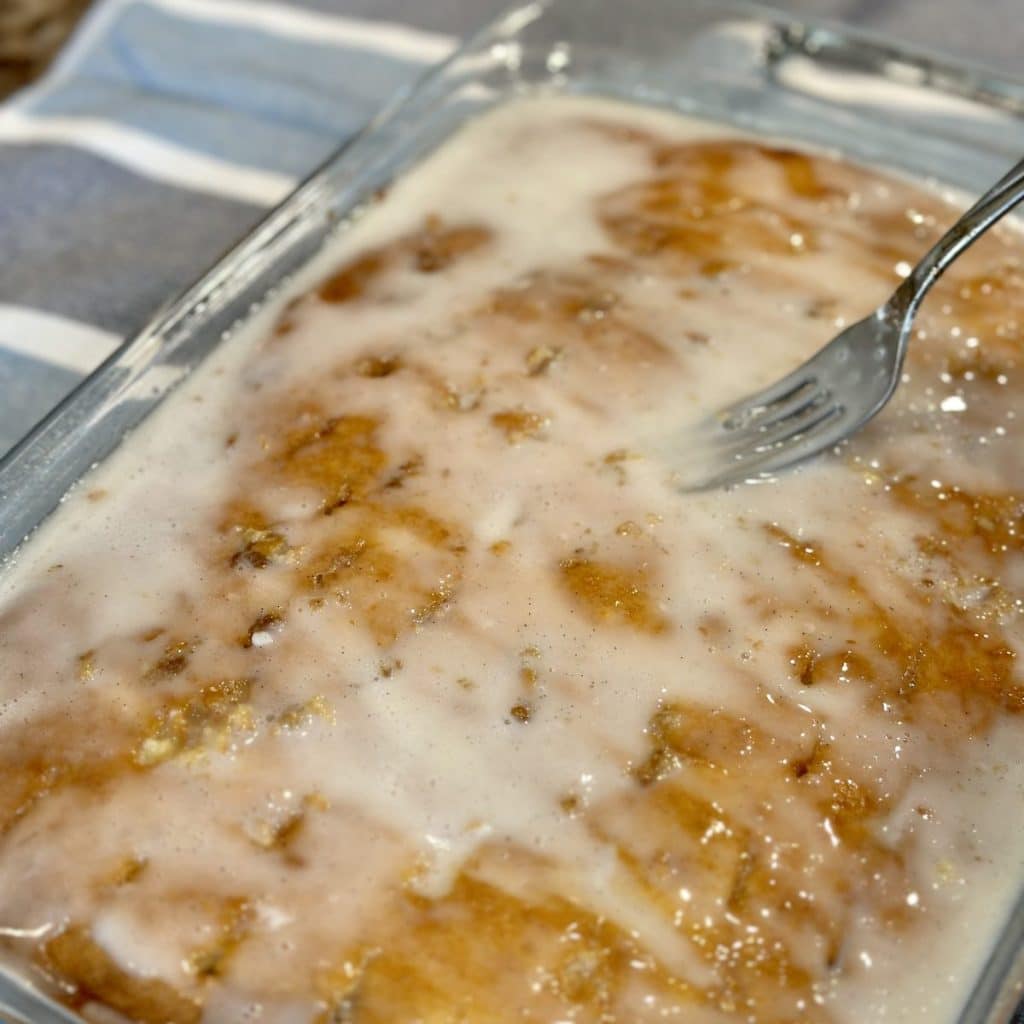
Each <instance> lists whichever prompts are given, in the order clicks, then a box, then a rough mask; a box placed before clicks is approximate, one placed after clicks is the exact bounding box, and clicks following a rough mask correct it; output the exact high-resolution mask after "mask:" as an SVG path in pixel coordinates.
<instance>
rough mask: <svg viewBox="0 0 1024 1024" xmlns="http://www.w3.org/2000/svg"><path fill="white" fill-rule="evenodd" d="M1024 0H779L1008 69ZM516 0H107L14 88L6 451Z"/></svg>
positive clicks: (1, 202)
mask: <svg viewBox="0 0 1024 1024" xmlns="http://www.w3.org/2000/svg"><path fill="white" fill-rule="evenodd" d="M0 2H2V0H0ZM1020 2H1021V0H986V3H985V5H984V9H983V11H982V9H980V8H973V7H972V8H970V9H969V8H967V7H965V6H964V5H963V4H962V3H961V2H960V0H936V2H935V3H928V4H925V3H922V2H921V0H889V2H883V0H789V2H787V3H785V6H787V7H788V8H789V9H791V10H794V11H797V12H799V13H813V14H814V15H816V16H818V17H821V16H826V15H827V16H830V17H833V18H839V19H843V20H847V21H850V22H854V23H859V24H861V25H863V26H865V27H868V28H873V29H875V30H880V31H882V32H885V33H889V32H891V33H894V34H900V35H902V36H905V37H908V38H913V39H915V40H916V41H917V42H923V43H925V44H926V45H927V44H930V45H932V46H937V47H940V48H944V49H947V50H954V51H957V52H959V53H961V54H962V55H964V56H968V57H973V58H974V59H978V60H981V61H983V62H985V63H987V64H989V65H991V66H996V67H1000V68H1002V69H1004V70H1006V69H1009V70H1013V69H1014V68H1015V67H1016V66H1017V65H1018V63H1019V61H1020V57H1019V54H1020V49H1021V47H1020V44H1021V42H1022V39H1021V35H1022V32H1024V29H1022V23H1021V21H1020V19H1019V14H1020V8H1019V6H1018V5H1019V3H1020ZM507 5H508V0H292V2H287V3H286V2H273V0H96V3H95V6H94V7H93V8H92V10H91V12H90V14H89V16H88V17H87V18H86V19H85V21H84V22H83V24H82V25H81V27H80V28H79V30H78V32H77V33H76V35H75V37H74V38H73V39H72V41H71V43H70V44H69V45H68V46H67V48H66V49H65V50H64V52H63V54H62V55H61V57H60V58H59V59H58V61H57V62H56V64H55V66H54V67H53V69H52V70H51V72H50V73H49V75H48V76H47V77H46V78H45V79H44V80H43V81H42V82H41V83H39V84H38V85H36V86H33V87H31V88H29V89H27V90H25V91H23V92H22V93H20V94H19V95H17V96H16V97H14V98H13V100H11V101H10V102H9V103H7V104H6V105H5V106H0V254H2V255H0V453H2V452H3V451H5V450H6V449H7V448H8V447H10V446H11V445H12V444H13V443H14V442H15V441H17V440H18V438H19V437H21V436H22V435H23V434H24V433H25V432H26V431H27V430H28V429H29V428H30V427H31V426H32V425H33V424H34V423H35V422H36V421H37V420H38V419H40V418H41V417H42V416H43V415H44V414H45V413H46V412H47V411H48V409H49V408H51V407H52V406H53V405H54V404H55V403H56V402H57V401H58V400H59V399H60V398H61V397H62V396H63V395H64V394H65V393H66V392H67V391H68V390H70V388H71V387H72V386H73V385H74V384H75V383H76V382H77V381H78V380H79V379H81V377H82V375H83V374H85V373H86V372H88V371H89V370H90V369H92V368H93V367H94V366H95V365H96V364H97V363H98V362H99V361H100V360H101V359H102V358H103V357H104V356H105V355H106V354H107V353H108V352H109V351H111V350H112V348H113V347H114V346H115V345H116V344H117V343H118V342H119V341H120V340H121V339H122V338H124V337H125V336H127V335H129V334H131V333H132V332H133V331H135V330H137V329H138V328H139V327H140V326H141V325H142V324H143V323H144V322H145V321H146V319H147V317H148V316H149V314H151V313H152V312H153V310H154V309H156V308H157V307H158V306H159V305H160V304H161V303H162V302H163V301H164V300H165V299H167V298H168V297H169V296H171V295H173V294H175V293H177V292H178V291H180V290H181V289H182V288H183V287H184V286H185V285H187V284H188V283H189V282H190V281H191V280H192V279H194V278H195V277H196V276H197V275H198V273H199V272H200V271H201V270H203V269H205V267H206V266H208V265H209V264H210V263H211V262H212V261H213V260H214V259H215V258H216V256H217V255H218V254H219V253H220V252H222V251H223V250H224V249H225V248H227V247H228V246H229V245H230V244H231V243H232V242H233V241H235V240H236V239H237V238H238V237H240V236H241V235H242V234H243V233H244V232H245V231H246V230H247V229H248V228H249V227H250V226H251V225H252V224H253V223H254V222H255V221H256V220H257V219H258V218H259V217H260V216H261V214H262V213H263V212H264V211H265V210H266V209H267V208H268V207H269V206H271V205H272V204H274V203H276V202H277V201H278V200H279V199H281V198H282V197H283V196H284V195H286V194H287V192H288V191H289V189H290V188H291V187H292V186H293V184H294V183H295V182H296V181H297V180H298V179H299V178H301V177H302V176H303V175H304V174H306V173H307V172H308V171H309V170H311V169H312V168H313V167H314V166H316V164H317V163H318V162H319V161H320V160H321V159H322V158H323V157H325V156H326V155H327V154H328V153H329V152H330V151H331V150H332V149H334V148H335V147H336V146H337V145H338V144H339V143H340V142H341V141H343V139H344V138H345V137H346V136H348V135H349V134H351V133H352V132H353V131H354V130H355V129H356V128H357V127H358V126H359V125H360V124H362V123H363V122H364V121H365V120H366V119H367V118H368V117H369V116H370V115H372V114H373V113H374V111H375V110H376V109H377V108H378V107H379V106H380V105H381V104H382V102H383V101H384V100H386V99H387V98H388V97H389V96H390V95H391V94H392V93H393V92H394V91H395V90H396V89H398V88H399V87H401V86H403V85H405V84H407V83H408V82H409V81H410V80H411V79H412V78H414V77H415V76H416V75H418V74H419V73H420V72H421V71H422V70H423V69H424V68H425V67H426V66H427V65H429V64H431V63H433V62H435V61H437V60H438V59H440V58H441V57H443V56H444V55H445V54H446V53H447V52H448V51H449V50H450V48H451V46H452V45H453V43H454V40H455V39H456V38H457V37H458V36H461V35H464V34H465V33H466V32H468V31H471V30H473V29H474V28H476V27H477V26H478V25H479V24H480V23H481V22H483V21H485V20H487V19H488V18H490V17H491V16H493V15H494V14H495V13H497V11H498V10H500V9H501V8H503V7H505V6H507ZM1021 70H1024V68H1022V69H1021Z"/></svg>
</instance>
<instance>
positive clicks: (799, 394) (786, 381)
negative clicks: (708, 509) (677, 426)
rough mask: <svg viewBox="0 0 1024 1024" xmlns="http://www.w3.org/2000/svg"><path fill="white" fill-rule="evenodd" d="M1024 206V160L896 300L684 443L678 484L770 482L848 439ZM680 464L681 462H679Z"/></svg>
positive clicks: (882, 400) (945, 239)
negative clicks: (934, 300) (972, 257)
mask: <svg viewBox="0 0 1024 1024" xmlns="http://www.w3.org/2000/svg"><path fill="white" fill-rule="evenodd" d="M1022 199H1024V160H1021V161H1020V163H1018V164H1016V165H1015V166H1014V167H1013V168H1012V169H1011V170H1010V171H1009V172H1008V173H1007V174H1006V175H1005V176H1004V177H1003V178H1001V179H1000V180H999V181H998V182H997V183H996V184H995V185H993V186H992V188H991V189H989V191H988V192H986V193H985V194H984V195H983V196H982V197H981V198H980V199H979V200H978V201H977V202H976V203H975V204H974V205H973V206H972V207H971V208H970V209H969V210H968V211H967V212H966V213H965V214H964V215H963V216H962V217H961V218H960V219H959V220H958V221H957V222H956V223H955V224H954V225H953V226H952V227H951V228H950V229H949V230H948V231H947V232H946V233H945V234H944V235H943V236H942V238H940V239H939V241H938V242H937V243H936V244H935V245H934V246H933V247H932V248H931V250H929V252H928V253H926V255H925V256H924V257H923V258H922V260H921V261H920V263H918V264H917V266H916V267H914V269H913V270H912V271H911V272H910V274H909V275H908V276H907V277H906V278H905V279H904V280H903V281H902V283H901V284H900V286H899V287H898V288H897V289H896V291H895V292H894V293H893V295H892V297H891V298H890V299H889V300H888V301H887V302H886V303H885V304H884V305H882V306H880V307H879V308H878V309H877V310H875V312H874V313H872V314H871V315H870V316H867V317H865V318H864V319H863V320H860V321H858V322H857V323H855V324H853V326H851V327H847V328H846V330H844V331H843V332H842V333H841V334H839V335H837V336H836V337H835V338H834V339H833V340H832V341H831V342H829V344H827V345H826V346H825V347H824V348H823V349H821V351H820V352H818V353H817V355H815V356H813V357H812V358H811V359H809V360H808V361H807V362H806V363H804V364H803V365H802V366H800V367H798V368H797V369H796V370H794V371H793V372H792V373H790V374H788V375H787V376H785V377H783V378H782V380H780V381H778V382H777V383H775V384H773V385H771V386H770V387H768V388H765V389H764V390H763V391H759V392H758V393H757V394H754V395H750V396H749V397H747V398H744V399H743V400H742V401H740V402H737V403H736V404H734V405H731V406H729V407H728V408H726V409H723V410H721V411H720V412H718V413H716V414H715V415H714V416H712V417H710V418H709V419H707V420H705V421H704V422H702V423H700V424H698V425H697V426H696V427H695V428H693V429H692V430H691V431H690V432H689V433H688V434H686V435H685V437H684V439H683V444H684V446H686V449H687V450H686V452H685V454H684V452H683V451H682V450H681V449H680V448H679V446H678V445H679V440H680V439H678V438H677V439H676V440H675V441H674V442H673V445H672V447H673V450H674V451H676V452H677V453H678V454H679V455H682V456H683V462H684V465H683V466H682V467H681V468H680V469H679V472H678V474H677V481H678V484H679V486H680V487H682V488H683V489H684V490H702V489H707V488H711V487H720V486H724V485H726V484H732V483H739V482H741V481H753V480H757V479H763V478H765V477H768V476H771V475H772V474H774V473H776V472H778V471H779V470H781V469H785V468H786V467H788V466H792V465H793V464H795V463H797V462H802V461H803V460H804V459H807V458H810V457H811V456H812V455H817V454H818V453H819V452H821V451H824V450H826V449H828V448H831V447H833V446H834V445H836V444H838V443H839V442H840V441H842V440H843V439H844V438H846V437H849V435H850V434H852V433H853V432H854V431H855V430H858V429H859V428H860V427H862V426H863V425H864V424H865V423H867V422H868V420H870V419H871V418H872V417H873V416H875V415H877V413H878V412H879V411H880V410H881V409H882V408H883V407H884V406H885V404H886V402H888V401H889V399H890V398H891V397H892V394H893V392H894V391H895V390H896V385H897V384H898V383H899V379H900V371H901V369H902V367H903V360H904V357H905V356H906V352H907V343H908V340H909V338H910V326H911V323H912V321H913V319H914V315H915V314H916V313H917V310H918V307H919V306H920V305H921V300H922V299H923V298H924V296H925V294H926V293H927V291H928V289H929V288H931V286H932V285H933V284H934V283H935V282H936V281H937V280H938V279H939V277H940V276H941V275H942V273H943V271H945V270H946V268H947V267H948V266H949V265H950V264H951V263H952V262H953V261H954V260H955V259H956V258H957V256H959V255H960V253H962V252H963V251H964V250H965V249H966V248H967V247H968V246H970V245H971V244H972V243H973V242H974V241H975V240H976V239H978V238H979V237H981V235H983V234H984V233H985V232H986V231H987V230H988V229H989V228H990V227H991V226H992V225H993V224H994V223H995V222H996V221H998V220H999V219H1000V218H1001V217H1003V216H1004V215H1005V214H1006V213H1008V212H1009V211H1010V210H1012V209H1013V208H1014V206H1016V205H1017V203H1019V202H1020V201H1021V200H1022ZM674 461H675V460H674Z"/></svg>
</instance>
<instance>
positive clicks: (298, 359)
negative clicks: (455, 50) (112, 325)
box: [0, 96, 1024, 1024]
mask: <svg viewBox="0 0 1024 1024" xmlns="http://www.w3.org/2000/svg"><path fill="white" fill-rule="evenodd" d="M955 216H956V208H955V207H954V206H952V205H950V204H948V203H946V202H945V201H943V200H942V199H940V198H939V197H937V196H936V195H935V194H934V192H933V191H930V190H928V189H926V188H924V187H923V186H920V185H917V184H914V183H911V182H907V181H903V180H897V179H894V178H892V177H888V176H886V175H884V174H882V173H880V172H878V171H875V170H872V169H869V168H865V167H858V166H855V165H852V164H850V163H846V162H842V161H839V160H836V159H832V158H830V157H828V156H824V155H820V154H814V153H808V152H801V151H798V150H796V149H794V148H792V147H791V146H788V145H786V144H783V143H773V142H771V141H765V140H757V139H751V138H748V137H738V136H735V135H730V134H728V133H726V132H724V130H723V129H722V128H721V127H720V126H715V125H710V124H705V123H700V122H696V121H690V120H685V119H683V118H681V117H677V116H675V115H672V114H668V113H659V112H653V111H650V110H645V109H641V108H639V107H630V106H625V105H620V104H614V103H611V102H604V101H599V100H593V99H589V100H583V99H570V98H564V97H561V98H560V97H554V96H547V97H533V98H524V99H520V100H516V101H514V102H511V103H509V104H507V105H506V106H504V107H501V108H499V109H497V110H496V111H494V112H492V113H489V114H487V115H485V116H484V117H482V118H480V119H479V120H477V121H475V122H473V123H471V124H470V125H469V126H468V127H466V128H464V129H463V130H462V131H461V132H460V133H459V134H458V135H457V136H455V137H454V138H453V139H452V140H450V141H449V142H448V143H446V144H445V145H444V146H442V147H441V149H440V150H438V152H437V153H436V154H434V155H433V156H432V157H431V158H430V159H429V160H427V161H426V162H425V163H424V164H423V165H421V166H420V167H418V168H416V169H415V170H413V171H412V172H411V173H409V174H408V175H407V176H406V177H404V178H403V179H401V180H399V181H397V182H396V183H395V184H394V186H393V187H392V188H391V189H390V190H389V191H388V192H387V193H386V194H385V195H382V196H381V197H379V198H378V199H377V200H376V201H375V202H374V203H373V204H372V205H371V206H370V208H368V209H367V210H366V211H364V212H363V214H362V215H361V216H360V217H359V219H358V220H357V222H356V223H355V224H354V225H353V226H351V227H350V228H348V229H347V230H346V231H345V232H344V233H342V234H341V235H340V236H339V237H338V238H337V240H336V241H335V242H333V243H332V245H331V247H330V251H329V252H328V253H326V254H325V255H323V256H322V257H321V258H320V259H319V262H318V263H317V264H316V266H315V267H314V268H312V269H311V270H310V271H309V272H308V273H306V274H305V276H304V277H303V278H302V279H301V280H299V281H296V282H294V283H293V284H292V285H290V286H288V288H287V289H286V294H285V295H283V296H282V297H280V298H279V299H278V300H276V301H275V302H274V303H272V304H271V307H270V308H268V309H267V310H265V311H264V312H262V313H260V314H259V315H258V316H257V317H255V319H254V321H253V322H252V323H251V324H250V325H248V326H247V327H246V328H245V329H243V330H242V331H241V332H239V334H238V336H237V337H234V338H233V339H231V340H230V341H229V342H227V343H226V344H225V345H224V346H222V348H221V349H220V350H219V351H218V352H217V353H216V354H215V355H214V356H213V357H211V358H210V359H209V360H208V362H207V363H206V364H205V365H204V366H203V367H202V368H201V369H200V370H199V371H198V372H197V373H196V374H195V375H194V376H193V377H192V378H190V379H189V381H188V382H187V383H186V384H185V385H183V386H182V387H181V388H180V389H179V391H178V392H177V393H176V394H175V395H174V396H172V398H171V399H170V400H169V401H168V402H167V403H166V404H165V405H164V406H163V407H162V408H161V409H160V410H158V412H157V413H156V414H154V415H153V416H152V417H151V418H150V419H149V420H148V421H147V422H146V424H145V425H144V426H143V427H142V428H140V429H139V430H138V431H136V432H135V433H134V434H133V435H132V436H130V437H129V438H128V440H127V441H126V443H125V444H124V445H123V446H122V447H121V448H120V449H119V450H118V451H117V452H116V453H115V454H114V455H113V456H112V457H111V458H110V459H108V460H107V461H106V463H104V465H103V466H101V467H100V468H99V469H98V470H96V471H94V472H93V473H92V474H91V475H90V476H89V477H88V478H87V479H86V480H85V481H84V482H83V483H82V484H81V485H80V486H79V487H78V488H77V489H76V491H75V492H74V493H73V494H72V495H71V496H70V497H69V499H67V500H66V501H65V503H64V504H63V506H62V507H61V508H60V509H59V510H58V512H57V513H56V514H55V515H54V516H53V517H52V518H51V519H50V520H49V521H48V522H47V524H45V525H44V527H43V528H42V529H41V530H40V531H39V532H38V533H37V535H36V536H34V537H33V538H32V539H30V541H29V542H28V543H27V544H26V545H25V546H24V548H23V550H22V551H21V552H19V554H18V555H17V557H16V558H15V559H14V560H13V562H12V564H11V565H10V566H8V567H7V569H6V570H5V571H4V573H3V575H2V576H0V777H2V779H3V784H2V786H0V960H2V961H3V963H5V964H6V965H7V966H8V967H9V968H10V970H12V971H14V972H16V973H20V974H23V975H25V976H28V977H29V978H31V979H32V980H33V982H34V983H35V984H37V985H39V986H41V987H42V988H44V989H45V990H46V991H48V992H50V993H51V994H55V995H56V996H57V997H58V998H60V999H61V1000H62V1001H64V1002H65V1003H66V1004H68V1005H69V1006H71V1007H73V1008H75V1009H76V1010H78V1011H79V1012H80V1013H81V1014H82V1015H83V1016H85V1017H87V1018H89V1019H92V1020H96V1021H116V1020H124V1019H127V1020H131V1021H138V1022H145V1024H164V1022H174V1024H198V1022H205V1024H228V1022H232V1024H233V1022H243V1021H259V1022H268V1024H292V1022H295V1024H300V1022H317V1024H327V1022H333V1024H340V1022H352V1024H385V1022H397V1021H402V1022H410V1024H411V1022H425V1024H426V1022H430V1024H441V1022H445V1024H447V1022H455V1021H458V1022H464V1024H483V1022H487V1024H495V1022H505V1021H508V1022H512V1021H516V1022H521V1021H538V1022H541V1021H543V1022H555V1021H558V1022H563V1021H565V1022H569V1021H572V1022H577V1021H578V1022H593V1024H642V1022H653V1021H662V1020H669V1021H672V1020H678V1021H685V1022H687V1024H690V1022H696V1024H704V1022H708V1024H731V1022H739V1021H743V1022H758V1024H782V1022H790V1021H794V1022H795V1021H801V1022H815V1024H844V1022H848V1024H861V1022H864V1021H889V1020H892V1021H913V1022H925V1021H927V1022H930V1024H934V1022H940V1021H950V1022H951V1021H954V1020H955V1019H956V1016H957V1012H958V1008H959V1006H960V1005H961V1004H962V1001H963V999H964V998H965V997H966V995H967V992H968V990H969V988H970V985H971V984H972V983H973V981H974V979H975V977H976V976H977V974H978V972H979V970H980V968H981V965H982V964H983V962H984V960H985V958H986V957H987V955H988V954H989V952H990V949H991V947H992V944H993V943H994V941H995V939H996V937H997V934H998V931H999V928H1000V926H1001V924H1002V921H1003V918H1004V917H1005V915H1006V914H1007V913H1008V912H1009V909H1010V906H1011V905H1012V902H1013V900H1014V899H1015V898H1016V896H1017V893H1018V889H1019V884H1020V881H1021V877H1022V866H1024V836H1022V835H1021V830H1020V828H1019V822H1020V820H1021V808H1022V803H1024V762H1022V759H1021V758H1020V756H1019V751H1020V750H1021V749H1024V714H1022V712H1024V682H1022V672H1021V668H1020V666H1019V664H1018V657H1019V653H1020V651H1021V650H1022V641H1024V621H1022V607H1024V606H1022V588H1024V532H1022V531H1024V518H1022V517H1024V463H1022V461H1021V458H1020V451H1021V446H1022V445H1021V442H1022V438H1021V435H1020V428H1019V426H1018V423H1017V415H1018V410H1019V409H1020V403H1021V389H1022V387H1024V384H1022V380H1021V372H1020V367H1019V365H1018V361H1019V358H1020V352H1021V347H1022V343H1024V334H1022V332H1024V267H1022V253H1024V248H1022V246H1021V242H1020V239H1019V237H1018V235H1017V234H1016V233H1014V232H1013V231H1010V230H1008V229H1007V230H1003V231H1001V232H996V233H994V234H993V235H992V237H990V238H988V239H986V240H984V241H983V242H982V243H980V244H979V245H978V246H977V247H976V248H975V250H973V251H972V252H971V253H970V254H969V255H968V256H967V257H966V258H964V259H963V260H962V262H961V263H960V264H959V265H958V266H956V267H955V268H954V269H953V270H952V271H950V272H949V274H948V275H947V277H946V278H945V279H944V280H943V281H942V282H941V283H940V285H939V286H937V287H936V289H935V291H934V293H933V295H932V296H931V297H930V298H929V300H928V302H927V303H926V306H925V308H924V309H923V311H922V313H921V315H920V317H919V320H918V323H917V326H916V328H915V336H914V340H913V343H912V346H911V351H910V358H909V361H908V364H907V367H906V374H905V379H904V382H903V384H902V386H901V387H900V388H899V390H898V392H897V394H896V397H895V399H894V400H893V402H892V404H891V406H890V407H889V408H887V409H886V410H885V411H884V413H883V414H882V415H881V416H880V417H879V418H878V419H877V420H876V421H875V422H874V423H873V424H872V425H871V426H870V427H869V428H868V429H866V430H864V431H863V432H862V433H861V434H860V435H858V436H857V437H856V438H855V439H853V440H852V442H850V443H849V444H847V445H844V446H842V447H841V448H840V449H839V450H837V451H836V452H835V453H833V454H831V455H829V456H827V457H822V458H820V459H818V460H816V461H815V462H813V463H812V464H810V465H808V466H806V467H803V468H802V469H799V470H797V471H795V472H791V473H788V474H786V475H784V476H782V477H780V478H779V479H778V480H776V481H773V482H769V483H765V484H762V485H758V486H741V487H737V488H734V489H731V490H728V491H718V492H708V493H701V494H681V493H679V491H678V489H677V488H675V487H674V486H673V483H672V479H671V466H670V464H669V462H668V461H666V459H665V458H664V457H663V455H662V454H659V453H660V452H663V451H664V448H663V447H662V445H663V442H665V441H666V439H670V438H671V437H672V436H673V432H675V431H678V430H679V429H680V428H681V427H682V426H683V425H685V424H688V423H690V422H692V421H693V420H695V419H697V418H699V417H700V416H702V415H704V414H706V413H707V412H709V411H710V410H712V409H714V408H717V407H720V406H721V405H723V404H724V403H726V402H728V401H731V400H734V399H736V398H738V397H740V396H741V395H743V394H746V393H748V392H751V391H753V390H755V389H757V388H759V387H761V386H763V385H765V384H767V383H769V382H770V381H772V380H773V379H775V378H777V377H779V376H781V375H782V374H783V373H785V372H788V370H790V369H791V368H792V367H793V366H795V365H796V364H797V363H798V362H800V361H801V360H802V359H804V358H806V357H807V356H809V355H810V354H811V353H812V352H813V351H815V350H816V349H817V348H818V347H820V346H821V345H822V344H823V343H824V342H825V341H826V340H828V339H829V338H830V337H831V336H832V335H833V334H834V333H835V332H836V331H837V330H838V329H839V328H840V327H841V326H843V325H844V324H847V323H850V322H852V321H853V320H856V319H858V318H860V317H861V316H863V315H864V314H865V313H866V312H867V311H868V310H870V309H872V308H874V307H875V306H876V305H877V304H878V303H879V302H880V301H881V300H882V299H883V298H884V297H885V296H886V295H887V294H888V293H889V292H890V291H891V290H892V288H893V287H894V286H895V285H896V284H897V283H898V281H899V280H900V277H901V276H904V275H905V274H906V273H907V272H908V271H909V266H910V264H912V263H913V262H914V261H915V260H916V259H917V258H918V257H919V255H920V254H921V253H922V252H923V251H924V250H925V249H926V248H927V247H928V246H929V245H930V244H931V243H932V242H933V241H934V240H935V239H936V238H937V237H938V235H939V234H940V233H941V231H942V230H943V229H944V228H945V227H946V226H947V225H948V224H949V223H950V222H951V221H952V220H953V219H954V218H955Z"/></svg>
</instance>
